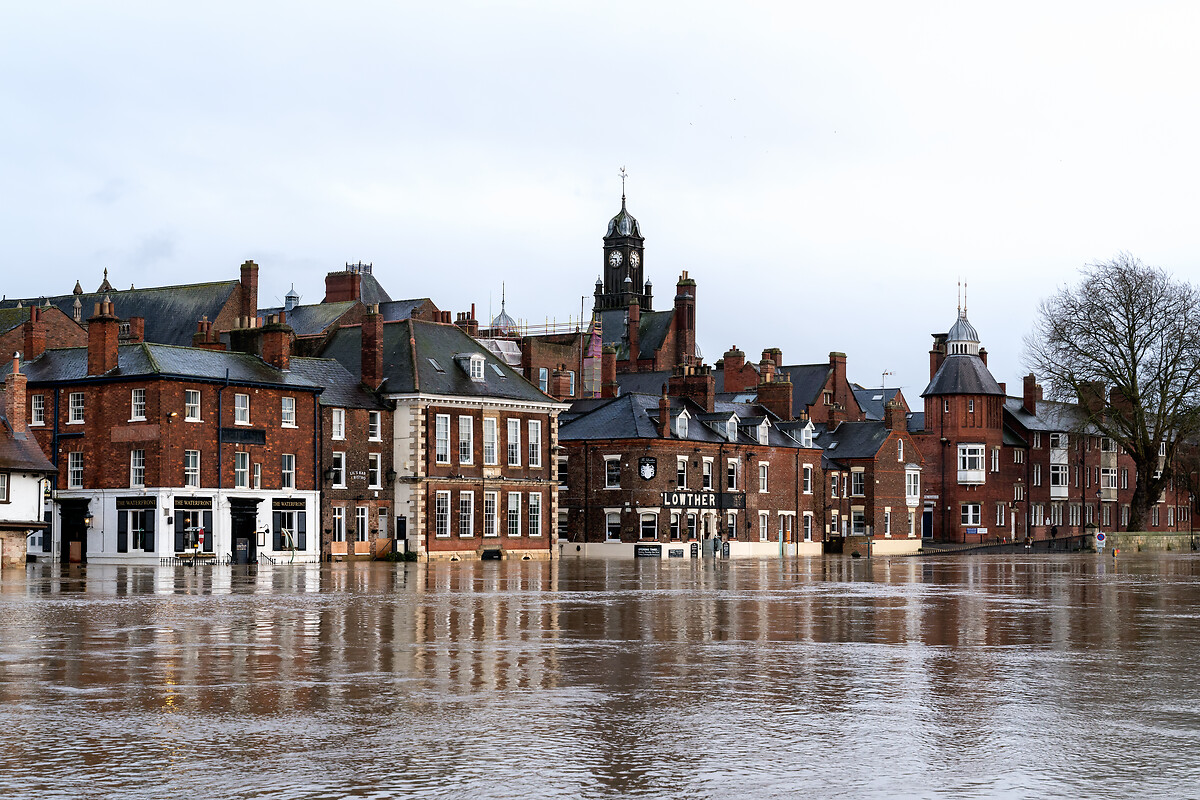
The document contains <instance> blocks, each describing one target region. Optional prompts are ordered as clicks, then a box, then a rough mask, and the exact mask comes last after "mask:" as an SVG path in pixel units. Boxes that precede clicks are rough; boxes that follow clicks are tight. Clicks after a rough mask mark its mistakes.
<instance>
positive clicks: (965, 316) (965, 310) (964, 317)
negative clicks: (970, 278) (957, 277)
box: [962, 281, 967, 319]
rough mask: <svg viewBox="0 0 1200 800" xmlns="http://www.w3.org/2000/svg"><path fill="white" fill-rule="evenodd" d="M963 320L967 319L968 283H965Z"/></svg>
mask: <svg viewBox="0 0 1200 800" xmlns="http://www.w3.org/2000/svg"><path fill="white" fill-rule="evenodd" d="M962 318H963V319H966V318H967V282H966V281H963V310H962Z"/></svg>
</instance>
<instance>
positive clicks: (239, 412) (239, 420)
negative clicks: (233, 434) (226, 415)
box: [233, 393, 250, 425]
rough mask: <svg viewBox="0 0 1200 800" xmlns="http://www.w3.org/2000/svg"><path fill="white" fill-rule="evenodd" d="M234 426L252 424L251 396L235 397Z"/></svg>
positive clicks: (241, 395)
mask: <svg viewBox="0 0 1200 800" xmlns="http://www.w3.org/2000/svg"><path fill="white" fill-rule="evenodd" d="M233 424H234V425H249V424H250V395H248V394H237V393H235V394H234V395H233Z"/></svg>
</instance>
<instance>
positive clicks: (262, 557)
mask: <svg viewBox="0 0 1200 800" xmlns="http://www.w3.org/2000/svg"><path fill="white" fill-rule="evenodd" d="M258 558H259V560H261V561H265V562H267V563H268V564H270V565H272V566H275V565H276V564H278V563H279V562H278V561H276V560H275V559H273V558H271V557H270V556H269V555H267V554H266V553H259V554H258Z"/></svg>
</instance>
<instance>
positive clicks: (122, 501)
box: [117, 495, 158, 508]
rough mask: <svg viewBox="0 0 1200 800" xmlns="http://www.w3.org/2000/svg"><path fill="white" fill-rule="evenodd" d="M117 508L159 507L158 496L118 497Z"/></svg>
mask: <svg viewBox="0 0 1200 800" xmlns="http://www.w3.org/2000/svg"><path fill="white" fill-rule="evenodd" d="M117 508H158V498H157V497H153V496H151V497H143V496H140V495H139V496H138V497H118V498H117Z"/></svg>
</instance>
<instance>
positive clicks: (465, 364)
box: [454, 353, 483, 381]
mask: <svg viewBox="0 0 1200 800" xmlns="http://www.w3.org/2000/svg"><path fill="white" fill-rule="evenodd" d="M454 360H455V361H457V362H458V365H459V366H460V367H462V369H463V372H465V373H467V374H468V375H470V376H471V380H473V381H482V380H483V356H481V355H479V354H478V353H470V354H464V355H460V356H455V357H454Z"/></svg>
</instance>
